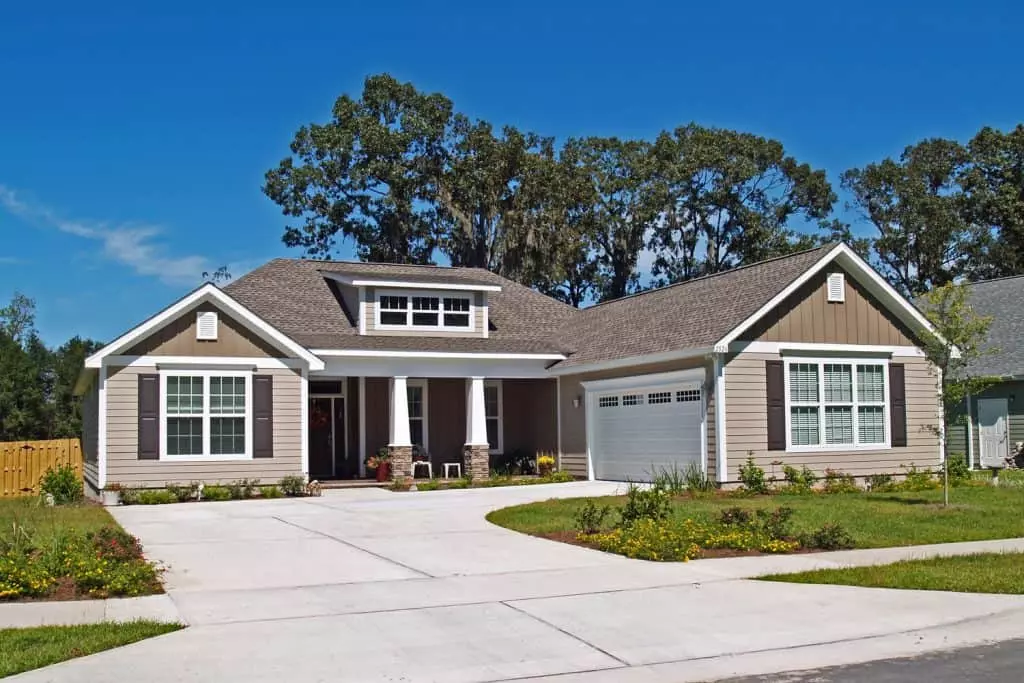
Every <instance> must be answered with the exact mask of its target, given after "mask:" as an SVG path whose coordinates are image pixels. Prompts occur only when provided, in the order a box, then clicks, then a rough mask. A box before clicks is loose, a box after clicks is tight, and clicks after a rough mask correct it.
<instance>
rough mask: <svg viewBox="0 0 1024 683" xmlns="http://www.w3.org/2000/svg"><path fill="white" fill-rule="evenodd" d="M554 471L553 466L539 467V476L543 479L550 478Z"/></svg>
mask: <svg viewBox="0 0 1024 683" xmlns="http://www.w3.org/2000/svg"><path fill="white" fill-rule="evenodd" d="M552 469H553V468H552V466H551V465H537V474H539V475H540V476H542V477H550V476H551V470H552Z"/></svg>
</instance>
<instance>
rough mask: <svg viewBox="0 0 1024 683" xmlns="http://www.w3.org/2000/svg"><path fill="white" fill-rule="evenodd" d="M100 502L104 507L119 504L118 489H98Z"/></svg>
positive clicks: (119, 495)
mask: <svg viewBox="0 0 1024 683" xmlns="http://www.w3.org/2000/svg"><path fill="white" fill-rule="evenodd" d="M100 502H101V503H103V506H104V507H113V506H115V505H120V504H121V492H120V491H100Z"/></svg>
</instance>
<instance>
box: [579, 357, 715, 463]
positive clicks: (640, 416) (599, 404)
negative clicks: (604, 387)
mask: <svg viewBox="0 0 1024 683" xmlns="http://www.w3.org/2000/svg"><path fill="white" fill-rule="evenodd" d="M634 379H635V381H636V382H637V384H635V385H631V386H630V385H627V386H622V387H621V388H618V387H616V389H615V390H608V391H595V392H592V393H591V394H590V395H589V396H588V402H589V407H588V413H589V415H588V417H589V418H591V419H592V423H591V429H589V430H588V433H589V437H590V458H591V465H592V467H593V470H592V471H593V476H594V478H595V479H601V480H606V481H650V480H651V478H652V476H653V475H654V474H657V473H658V472H660V471H661V470H662V469H669V470H671V469H673V468H675V469H677V470H678V471H680V472H682V471H684V470H685V469H686V467H687V466H688V465H689V464H690V463H695V464H696V465H697V466H698V467H699V466H701V463H702V461H703V456H704V400H703V394H702V391H701V383H693V382H689V383H676V384H657V385H646V386H645V385H644V384H643V381H644V378H642V377H637V378H634Z"/></svg>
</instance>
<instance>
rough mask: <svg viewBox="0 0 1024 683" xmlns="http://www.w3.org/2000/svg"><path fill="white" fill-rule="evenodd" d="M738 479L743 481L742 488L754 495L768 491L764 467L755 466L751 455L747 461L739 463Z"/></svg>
mask: <svg viewBox="0 0 1024 683" xmlns="http://www.w3.org/2000/svg"><path fill="white" fill-rule="evenodd" d="M740 481H741V482H743V486H742V489H743V490H744V491H746V492H748V493H753V494H755V495H763V494H766V493H770V489H769V487H768V480H767V479H766V478H765V476H764V469H763V468H761V467H758V466H757V463H755V462H754V456H753V455H750V456H748V457H747V462H745V463H743V464H741V465H740Z"/></svg>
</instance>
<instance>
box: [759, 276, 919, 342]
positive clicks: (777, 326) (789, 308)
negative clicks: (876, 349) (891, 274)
mask: <svg viewBox="0 0 1024 683" xmlns="http://www.w3.org/2000/svg"><path fill="white" fill-rule="evenodd" d="M836 272H841V273H843V274H844V276H845V277H844V278H843V279H844V280H845V283H846V291H845V301H844V302H843V303H830V302H829V301H828V286H827V280H828V276H829V274H830V273H836ZM741 339H743V340H745V341H752V340H756V341H765V342H801V343H814V344H870V345H879V346H914V345H915V342H914V341H913V334H912V333H911V332H910V330H908V329H906V326H905V325H903V324H902V323H901V322H900V321H898V320H897V319H896V318H894V317H892V316H890V315H888V314H887V313H886V311H885V309H884V307H883V306H882V305H881V304H880V303H879V302H878V301H877V300H876V299H875V298H874V297H873V296H872V295H871V294H870V293H869V292H868V291H867V290H865V289H864V288H863V287H862V286H861V285H860V283H858V282H856V281H855V280H854V279H853V278H852V277H850V276H849V274H847V273H846V272H845V271H843V270H842V269H841V268H838V267H833V268H826V269H824V270H823V271H822V272H821V273H818V274H817V275H816V276H815V277H813V278H812V279H811V280H810V281H808V282H807V283H806V284H805V285H804V286H803V287H801V288H800V289H798V290H797V291H796V292H794V293H793V295H792V296H790V297H788V298H787V299H786V301H784V302H782V303H781V304H779V306H777V307H776V308H775V309H774V310H772V311H769V312H768V313H767V314H766V315H765V316H764V317H763V318H762V319H761V320H760V321H758V322H757V323H756V324H755V325H754V326H753V327H752V328H751V329H750V330H749V331H748V332H746V333H745V334H743V335H741Z"/></svg>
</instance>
